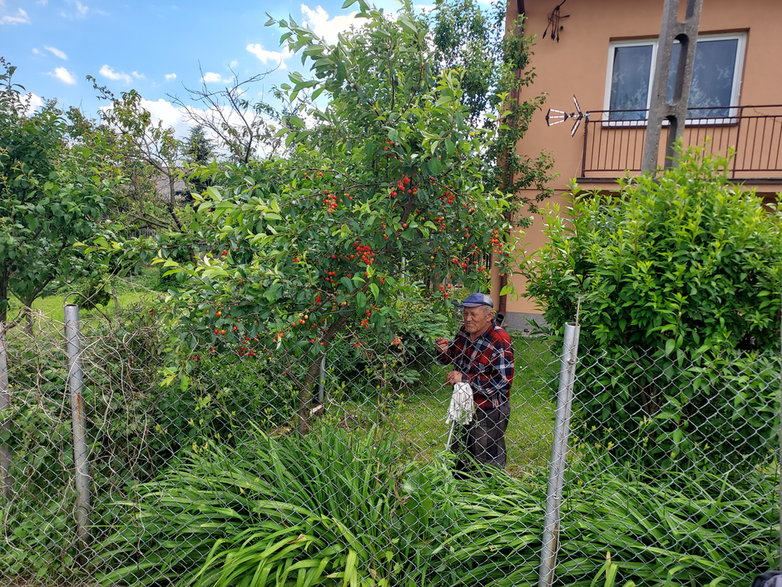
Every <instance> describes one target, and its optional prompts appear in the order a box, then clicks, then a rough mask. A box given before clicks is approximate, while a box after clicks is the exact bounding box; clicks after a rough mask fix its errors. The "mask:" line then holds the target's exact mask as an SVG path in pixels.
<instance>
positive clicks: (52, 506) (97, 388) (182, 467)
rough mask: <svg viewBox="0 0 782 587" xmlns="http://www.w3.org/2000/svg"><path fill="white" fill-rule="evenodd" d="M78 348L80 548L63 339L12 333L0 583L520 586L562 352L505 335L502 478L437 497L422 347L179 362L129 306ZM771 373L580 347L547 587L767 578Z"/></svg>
mask: <svg viewBox="0 0 782 587" xmlns="http://www.w3.org/2000/svg"><path fill="white" fill-rule="evenodd" d="M80 326H81V362H82V366H83V383H84V386H83V389H82V395H83V401H84V406H85V413H86V430H87V443H88V463H89V473H90V506H89V512H88V520H89V524H88V528H87V535H86V536H80V535H79V528H78V524H77V521H78V515H77V514H78V512H77V509H76V503H77V497H78V496H77V486H76V482H75V475H74V466H75V463H74V450H73V430H72V424H71V404H70V400H69V393H70V391H69V389H68V374H69V373H68V363H67V357H66V352H65V342H64V325H63V324H62V323H58V322H55V321H52V320H48V319H44V318H42V317H40V316H39V317H36V319H35V320H34V322H33V323H32V324H31V325H30V327H28V328H26V329H22V328H16V329H13V330H12V331H10V332H8V333H7V340H6V351H7V369H8V371H7V375H8V382H9V383H8V387H7V389H6V390H5V391H4V393H5V396H4V397H5V398H6V399H7V400H8V407H7V408H5V409H4V413H2V414H0V418H2V421H3V422H4V426H3V428H2V431H1V434H2V435H1V436H0V445H2V448H3V449H4V451H5V452H4V453H3V454H7V466H8V471H7V474H6V478H5V479H3V487H4V491H3V496H2V524H1V525H0V536H1V537H2V549H0V584H2V585H168V584H170V585H317V584H323V585H343V584H344V585H389V586H393V585H410V586H414V585H416V586H417V585H432V586H453V585H537V584H539V570H540V562H541V561H540V556H541V547H542V540H543V535H544V527H543V526H544V518H545V516H544V514H545V511H544V510H545V502H546V493H547V481H548V466H549V460H550V459H551V454H552V440H553V436H554V434H553V432H554V423H555V410H556V402H557V388H558V384H559V381H558V377H559V373H560V358H561V351H562V343H561V340H557V339H553V338H547V337H543V336H522V335H521V334H520V333H512V334H513V341H514V347H515V356H516V377H515V382H514V386H513V389H512V392H511V403H512V409H511V420H510V424H509V426H508V431H507V434H506V443H507V448H508V466H507V470H506V473H507V474H500V473H495V474H489V475H476V476H475V477H474V478H467V479H456V478H454V476H453V475H452V474H451V465H452V456H451V455H450V453H449V452H448V451H447V450H446V439H447V437H448V425H447V424H446V421H445V415H446V410H447V407H448V403H449V400H450V394H451V390H450V388H449V387H448V386H446V385H445V373H446V369H447V367H445V366H442V365H439V364H438V363H437V361H436V356H435V351H434V345H433V337H432V336H428V335H427V336H424V335H416V334H415V333H408V334H405V335H402V336H396V337H393V338H391V339H387V338H378V337H372V336H369V335H368V334H367V330H366V329H364V328H361V327H355V328H352V329H351V328H346V329H345V331H344V333H343V334H342V335H340V336H339V337H338V338H337V339H336V340H335V341H334V342H333V343H332V344H331V345H330V346H329V348H328V349H325V350H322V352H321V350H320V349H319V350H318V351H317V352H312V351H310V350H308V349H305V350H304V351H303V352H302V351H301V349H298V348H296V349H292V348H291V347H284V346H280V345H263V344H261V343H260V342H259V341H258V340H257V339H253V338H249V337H246V336H243V335H242V334H241V332H238V331H237V332H231V331H228V332H222V333H221V332H217V334H216V335H215V337H213V339H212V340H208V341H207V340H202V338H203V337H202V338H201V339H199V337H198V336H195V335H194V336H192V337H189V338H188V337H185V338H188V340H192V341H199V340H200V341H201V342H192V343H191V346H190V348H189V349H188V352H187V354H186V355H184V356H183V355H182V353H179V354H176V353H173V352H172V350H171V349H172V339H171V336H170V333H167V332H166V331H165V328H164V327H163V326H161V324H160V323H159V321H158V319H157V316H156V315H155V312H154V311H153V310H150V309H148V308H147V309H144V310H143V311H135V312H131V313H129V314H127V315H118V316H117V317H115V318H112V319H111V320H108V319H104V318H94V317H92V318H89V317H88V318H87V319H84V320H82V321H81V325H80ZM180 338H181V337H180ZM313 344H316V343H313ZM315 367H316V368H315ZM779 374H780V360H779V356H778V355H777V354H774V355H773V356H770V355H764V354H757V353H755V354H752V353H748V352H739V351H736V352H734V353H730V354H725V355H724V356H721V357H716V358H715V357H711V358H710V360H709V361H708V362H706V361H703V360H701V359H698V358H692V357H687V356H684V355H682V354H678V355H677V354H676V353H673V354H669V355H666V354H665V353H664V352H662V351H658V350H655V349H643V350H639V349H627V350H626V351H624V352H622V353H619V352H615V351H611V350H607V349H596V348H588V347H586V348H585V347H584V346H582V347H581V348H580V349H579V358H578V363H577V366H576V379H575V385H574V400H573V417H572V420H571V424H572V430H571V433H570V442H569V451H568V453H567V464H568V468H567V472H566V475H565V486H564V490H563V499H562V504H561V506H562V508H561V511H562V518H561V521H560V522H559V524H558V527H557V528H556V530H557V535H558V547H557V552H556V555H557V556H556V566H555V573H554V577H553V584H554V585H597V584H599V585H603V584H605V585H613V584H614V581H615V583H616V584H617V585H624V584H628V585H629V584H631V583H629V582H630V581H632V582H633V583H632V584H635V585H664V584H680V585H706V584H715V585H716V584H721V585H742V584H746V585H749V583H750V582H751V580H749V579H745V578H748V577H751V576H753V574H759V573H760V572H762V571H765V570H767V569H769V568H772V567H774V566H776V565H777V564H778V563H777V552H776V545H777V544H778V538H777V532H778V523H779V517H778V498H777V493H776V491H777V490H776V487H777V483H778V480H779V479H778V458H777V454H778V424H777V423H778V412H779V399H778V398H779V392H780V375H779ZM1 381H2V378H0V382H1ZM0 391H2V390H0ZM302 417H306V420H307V425H308V428H309V433H308V434H306V435H304V436H301V435H300V434H299V433H298V430H297V429H298V425H299V424H300V422H301V418H302ZM720 578H722V579H720ZM666 581H667V582H666ZM710 581H717V582H715V583H710Z"/></svg>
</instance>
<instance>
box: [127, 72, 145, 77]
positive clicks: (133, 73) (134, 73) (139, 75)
mask: <svg viewBox="0 0 782 587" xmlns="http://www.w3.org/2000/svg"><path fill="white" fill-rule="evenodd" d="M130 75H132V76H133V77H134V78H135V79H144V74H143V73H139V72H137V71H134V72H132V73H131V74H130Z"/></svg>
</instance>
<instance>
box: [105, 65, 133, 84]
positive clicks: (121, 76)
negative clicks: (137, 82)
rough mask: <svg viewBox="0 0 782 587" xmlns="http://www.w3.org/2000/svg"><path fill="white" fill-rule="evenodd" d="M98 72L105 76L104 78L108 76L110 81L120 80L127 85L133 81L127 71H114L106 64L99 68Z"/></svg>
mask: <svg viewBox="0 0 782 587" xmlns="http://www.w3.org/2000/svg"><path fill="white" fill-rule="evenodd" d="M99 73H100V74H101V75H102V76H103V77H106V78H108V79H110V80H112V81H115V82H117V81H121V82H124V83H125V84H127V85H130V84H131V83H132V82H133V77H131V76H130V75H128V74H127V73H124V72H122V71H114V69H112V68H111V67H109V66H108V65H103V66H102V67H101V68H100V71H99Z"/></svg>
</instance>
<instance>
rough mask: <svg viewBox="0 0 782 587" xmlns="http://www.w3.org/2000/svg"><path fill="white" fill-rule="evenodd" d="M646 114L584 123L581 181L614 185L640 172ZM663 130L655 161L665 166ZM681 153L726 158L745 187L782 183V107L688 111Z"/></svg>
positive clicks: (618, 113)
mask: <svg viewBox="0 0 782 587" xmlns="http://www.w3.org/2000/svg"><path fill="white" fill-rule="evenodd" d="M647 115H648V110H592V111H590V112H589V113H588V116H587V117H586V119H585V125H584V132H583V140H584V143H583V151H582V159H581V177H582V178H583V179H594V180H600V179H616V178H618V177H622V176H624V175H628V174H629V175H637V174H638V173H639V172H640V170H641V157H642V155H643V144H644V135H645V132H646V122H647V121H646V118H647ZM665 132H666V131H665V130H664V131H663V135H662V137H661V140H660V143H661V147H660V153H659V158H658V161H659V162H660V163H659V164H660V165H662V163H663V153H664V145H665V143H666V141H665ZM682 140H683V144H684V146H685V147H688V146H693V145H698V146H702V147H704V148H705V150H706V151H707V152H709V153H716V154H719V155H723V156H727V155H728V154H729V153H732V158H731V160H730V175H731V177H732V178H733V179H735V180H737V181H746V182H747V183H782V105H771V106H731V107H728V108H691V109H690V110H689V115H688V118H687V123H686V125H685V129H684V136H683V139H682Z"/></svg>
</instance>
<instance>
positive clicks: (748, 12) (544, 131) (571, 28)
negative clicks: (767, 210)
mask: <svg viewBox="0 0 782 587" xmlns="http://www.w3.org/2000/svg"><path fill="white" fill-rule="evenodd" d="M559 1H560V0H525V2H524V8H525V10H526V15H527V29H526V30H527V32H528V34H534V35H536V36H537V37H538V38H537V40H536V42H535V45H534V47H533V52H534V55H533V58H532V66H533V67H534V69H535V71H536V74H537V77H536V79H535V81H534V85H533V86H532V87H530V88H528V89H526V90H525V94H526V95H528V96H529V95H538V94H544V95H545V96H546V102H545V106H544V107H543V110H542V111H540V112H538V113H537V114H536V115H535V117H534V120H533V122H532V125H531V127H530V129H529V131H528V133H527V134H526V136H525V137H524V139H523V141H522V143H521V144H520V146H519V150H520V152H522V153H528V154H536V153H539V152H541V151H543V152H547V153H549V154H551V155H552V157H553V158H554V162H555V164H554V173H555V174H556V178H555V179H553V180H552V182H551V184H550V186H551V187H552V188H553V189H554V190H555V192H556V195H555V197H554V198H553V200H554V201H558V202H560V203H563V205H566V204H564V200H565V198H563V196H562V192H563V191H564V190H566V189H567V187H568V185H569V183H570V181H571V179H572V178H574V177H577V176H578V175H579V174H580V171H581V152H582V141H581V132H583V126H582V129H581V130H580V131H579V132H578V133H577V134H576V136H575V137H573V138H571V136H570V128H571V121H566V122H565V123H564V124H560V125H557V126H553V127H547V126H546V122H545V113H546V110H547V109H548V108H556V109H559V110H564V111H566V112H572V111H573V110H574V109H575V108H574V105H573V95H574V94H575V95H576V96H577V97H578V100H579V102H580V105H581V108H582V110H584V111H587V110H602V109H604V108H605V107H606V102H605V92H606V71H607V66H608V63H607V61H608V55H609V43H610V42H611V41H614V40H623V39H632V38H639V39H643V38H650V37H655V36H657V34H658V33H659V30H660V23H661V17H662V9H663V1H662V0H632V1H630V0H568V1H567V2H566V3H565V4H564V5H563V6H562V8H561V14H562V15H569V17H568V18H565V19H563V20H562V21H561V23H562V25H563V27H564V28H563V29H562V30H561V31H560V41H559V42H556V41H554V40H552V39H550V38H542V35H543V31H544V30H545V29H546V24H547V20H548V15H549V14H550V12H551V10H552V9H553V8H554V7H555V6H556V5H557V4H558V3H559ZM684 4H686V1H682V5H684ZM515 11H516V0H510V4H509V15H511V16H512V15H514V13H515ZM780 22H782V0H742V1H741V2H738V1H736V0H704V2H703V11H702V14H701V25H700V32H701V33H723V32H737V31H744V32H746V33H747V42H746V51H745V60H744V61H745V63H744V68H743V73H742V86H741V90H740V96H739V97H740V100H739V102H740V104H741V105H749V104H753V105H758V104H780V103H782V34H780V29H779V26H780V25H779V23H780ZM582 185H583V186H584V187H585V188H601V189H606V188H609V189H610V187H611V185H610V184H609V185H606V184H605V183H600V184H582ZM762 189H763V190H767V191H773V192H776V191H780V190H782V185H772V186H763V187H762ZM534 220H535V224H534V225H533V227H532V228H531V229H528V230H527V231H526V233H525V235H524V236H523V239H524V241H523V242H524V248H525V249H526V250H527V251H534V250H535V249H537V248H538V247H539V246H540V244H541V243H542V242H543V236H542V235H541V233H540V227H541V225H542V218H541V216H539V215H538V216H536V217H535V219H534ZM511 279H512V280H513V282H514V284H515V285H516V287H517V290H519V291H520V292H522V293H523V292H524V291H525V290H524V283H523V280H522V279H521V278H520V277H518V276H513V277H512V278H511ZM507 311H508V315H509V316H513V315H514V314H518V315H519V316H520V315H522V314H524V313H528V312H539V311H540V309H539V308H538V307H537V305H536V304H535V303H534V301H533V300H531V299H528V298H525V297H520V298H514V297H509V298H508V300H507ZM515 326H517V327H518V326H519V324H515Z"/></svg>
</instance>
